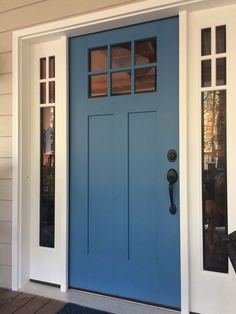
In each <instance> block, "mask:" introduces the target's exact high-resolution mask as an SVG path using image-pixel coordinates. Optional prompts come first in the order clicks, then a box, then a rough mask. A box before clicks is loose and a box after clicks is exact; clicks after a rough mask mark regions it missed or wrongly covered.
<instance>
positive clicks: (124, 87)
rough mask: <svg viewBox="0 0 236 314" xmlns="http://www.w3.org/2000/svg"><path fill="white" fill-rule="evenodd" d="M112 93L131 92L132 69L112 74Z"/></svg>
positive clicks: (122, 93)
mask: <svg viewBox="0 0 236 314" xmlns="http://www.w3.org/2000/svg"><path fill="white" fill-rule="evenodd" d="M111 84H112V95H124V94H130V93H131V71H123V72H115V73H112V76H111Z"/></svg>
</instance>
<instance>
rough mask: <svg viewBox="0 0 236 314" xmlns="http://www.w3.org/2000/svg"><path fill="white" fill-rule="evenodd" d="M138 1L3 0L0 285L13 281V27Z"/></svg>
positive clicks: (0, 36)
mask: <svg viewBox="0 0 236 314" xmlns="http://www.w3.org/2000/svg"><path fill="white" fill-rule="evenodd" d="M137 1H139V0H93V1H83V0H70V1H68V0H11V1H9V0H1V1H0V286H4V287H10V285H11V200H12V180H11V178H12V116H11V115H12V95H11V94H12V74H11V72H12V31H13V30H17V29H20V28H24V27H30V26H32V25H36V24H41V23H45V22H50V21H55V20H59V19H62V18H64V17H70V16H75V15H79V14H84V13H88V12H91V11H96V10H101V9H104V8H107V7H112V6H117V5H122V4H124V3H129V2H137Z"/></svg>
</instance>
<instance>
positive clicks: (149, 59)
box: [135, 38, 156, 65]
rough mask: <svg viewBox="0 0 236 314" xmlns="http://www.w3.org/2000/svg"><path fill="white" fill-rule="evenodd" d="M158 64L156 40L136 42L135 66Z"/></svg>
mask: <svg viewBox="0 0 236 314" xmlns="http://www.w3.org/2000/svg"><path fill="white" fill-rule="evenodd" d="M154 62H156V38H150V39H145V40H139V41H136V42H135V65H141V64H148V63H154Z"/></svg>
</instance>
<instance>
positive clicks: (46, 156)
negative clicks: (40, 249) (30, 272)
mask: <svg viewBox="0 0 236 314" xmlns="http://www.w3.org/2000/svg"><path fill="white" fill-rule="evenodd" d="M40 120H41V128H40V136H41V138H40V246H44V247H51V248H52V247H54V245H55V108H54V107H46V108H41V109H40Z"/></svg>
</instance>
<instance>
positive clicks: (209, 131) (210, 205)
mask: <svg viewBox="0 0 236 314" xmlns="http://www.w3.org/2000/svg"><path fill="white" fill-rule="evenodd" d="M202 144H203V152H202V153H203V165H202V167H203V169H202V171H203V178H202V179H203V241H204V269H206V270H212V271H218V272H228V260H227V254H226V250H225V247H224V246H223V243H222V236H224V235H225V234H226V233H227V186H226V91H225V90H222V91H209V92H203V93H202Z"/></svg>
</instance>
